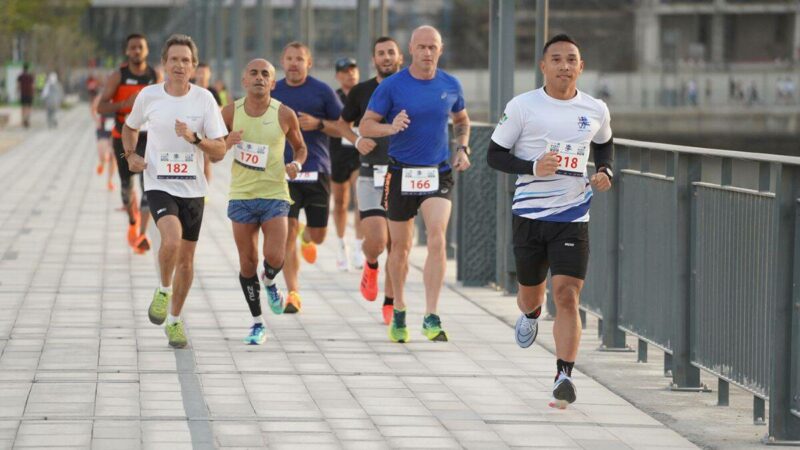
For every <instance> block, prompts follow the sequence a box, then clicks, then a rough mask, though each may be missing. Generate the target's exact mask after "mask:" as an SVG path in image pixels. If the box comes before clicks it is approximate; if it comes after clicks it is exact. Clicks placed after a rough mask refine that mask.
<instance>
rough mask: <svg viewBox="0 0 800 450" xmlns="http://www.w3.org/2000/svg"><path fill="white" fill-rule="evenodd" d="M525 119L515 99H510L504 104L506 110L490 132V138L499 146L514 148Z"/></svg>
mask: <svg viewBox="0 0 800 450" xmlns="http://www.w3.org/2000/svg"><path fill="white" fill-rule="evenodd" d="M524 128H525V121H524V118H523V117H522V112H521V111H520V109H519V106H518V105H517V101H516V99H511V101H510V102H508V104H507V105H506V110H505V112H504V113H503V116H502V117H501V118H500V121H499V122H498V123H497V126H496V127H495V129H494V132H493V133H492V140H493V141H494V142H496V143H497V144H498V145H500V146H501V147H505V148H509V149H510V148H514V145H515V144H516V143H517V140H519V136H520V134H522V130H523V129H524Z"/></svg>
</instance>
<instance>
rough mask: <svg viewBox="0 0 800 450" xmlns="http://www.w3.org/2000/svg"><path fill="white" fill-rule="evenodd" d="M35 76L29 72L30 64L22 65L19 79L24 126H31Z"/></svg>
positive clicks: (18, 85)
mask: <svg viewBox="0 0 800 450" xmlns="http://www.w3.org/2000/svg"><path fill="white" fill-rule="evenodd" d="M33 82H34V78H33V74H31V73H30V72H28V63H25V64H23V65H22V73H21V74H20V75H19V76H18V77H17V90H19V99H20V100H19V102H20V104H21V105H22V126H24V127H25V128H30V126H31V107H32V106H33V91H34V89H33Z"/></svg>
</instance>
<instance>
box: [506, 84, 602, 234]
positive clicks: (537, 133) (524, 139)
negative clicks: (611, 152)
mask: <svg viewBox="0 0 800 450" xmlns="http://www.w3.org/2000/svg"><path fill="white" fill-rule="evenodd" d="M609 139H611V115H610V113H609V112H608V106H606V104H605V103H604V102H603V101H602V100H598V99H595V98H593V97H592V96H590V95H587V94H585V93H583V92H581V91H578V93H577V95H576V96H575V97H573V98H572V99H570V100H558V99H555V98H553V97H550V96H549V95H547V93H546V92H545V91H544V89H543V88H539V89H536V90H533V91H530V92H526V93H524V94H521V95H518V96H516V97H514V98H513V99H511V101H510V102H508V104H507V105H506V110H505V113H504V114H503V117H502V118H501V119H500V122H499V123H498V125H497V127H496V128H495V130H494V133H493V134H492V140H493V141H494V142H496V143H497V144H498V145H500V146H502V147H505V148H510V149H512V153H513V154H514V155H515V156H516V157H518V158H520V159H524V160H526V161H535V160H538V159H539V158H541V157H542V155H544V154H545V152H547V151H551V150H553V149H562V150H563V149H565V148H569V149H580V150H578V151H577V152H578V153H580V155H581V156H583V155H584V153H583V152H584V151H585V153H586V157H583V158H579V159H582V160H584V161H585V160H586V159H588V152H589V144H590V143H591V142H594V143H597V144H602V143H605V142H608V140H609ZM567 154H568V153H567ZM573 154H575V153H573ZM566 161H572V159H571V158H567V159H566ZM573 164H574V162H573ZM577 167H578V172H577V173H573V174H572V175H566V174H562V173H556V174H555V175H551V176H548V177H537V176H535V175H519V176H518V177H517V182H516V190H515V192H514V201H513V205H512V212H513V214H515V215H518V216H522V217H525V218H528V219H535V220H542V221H547V222H588V221H589V206H590V204H591V200H592V188H591V185H590V184H589V178H588V176H587V173H586V170H585V167H584V169H583V170H582V171H581V170H580V167H581V166H580V165H577ZM568 168H569V167H567V169H568ZM559 172H561V171H559ZM565 173H569V172H568V171H567V172H565Z"/></svg>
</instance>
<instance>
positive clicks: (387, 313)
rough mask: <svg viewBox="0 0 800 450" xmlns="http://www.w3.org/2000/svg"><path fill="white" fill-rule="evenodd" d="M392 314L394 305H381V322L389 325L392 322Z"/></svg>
mask: <svg viewBox="0 0 800 450" xmlns="http://www.w3.org/2000/svg"><path fill="white" fill-rule="evenodd" d="M393 315H394V305H383V323H385V324H386V325H389V324H390V323H392V316H393Z"/></svg>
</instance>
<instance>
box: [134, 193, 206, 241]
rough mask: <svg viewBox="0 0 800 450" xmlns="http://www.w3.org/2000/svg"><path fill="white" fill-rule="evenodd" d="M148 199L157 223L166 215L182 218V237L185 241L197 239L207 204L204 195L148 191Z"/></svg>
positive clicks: (151, 212)
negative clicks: (180, 195)
mask: <svg viewBox="0 0 800 450" xmlns="http://www.w3.org/2000/svg"><path fill="white" fill-rule="evenodd" d="M147 199H148V200H149V202H150V214H152V215H153V221H155V223H158V219H160V218H162V217H164V216H175V217H177V218H178V220H180V222H181V228H182V229H183V231H182V233H181V238H182V239H183V240H185V241H192V242H196V241H197V239H198V238H199V237H200V226H201V225H202V224H203V210H204V209H205V206H206V199H205V198H204V197H193V198H181V197H175V196H173V195H171V194H168V193H166V192H164V191H147Z"/></svg>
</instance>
